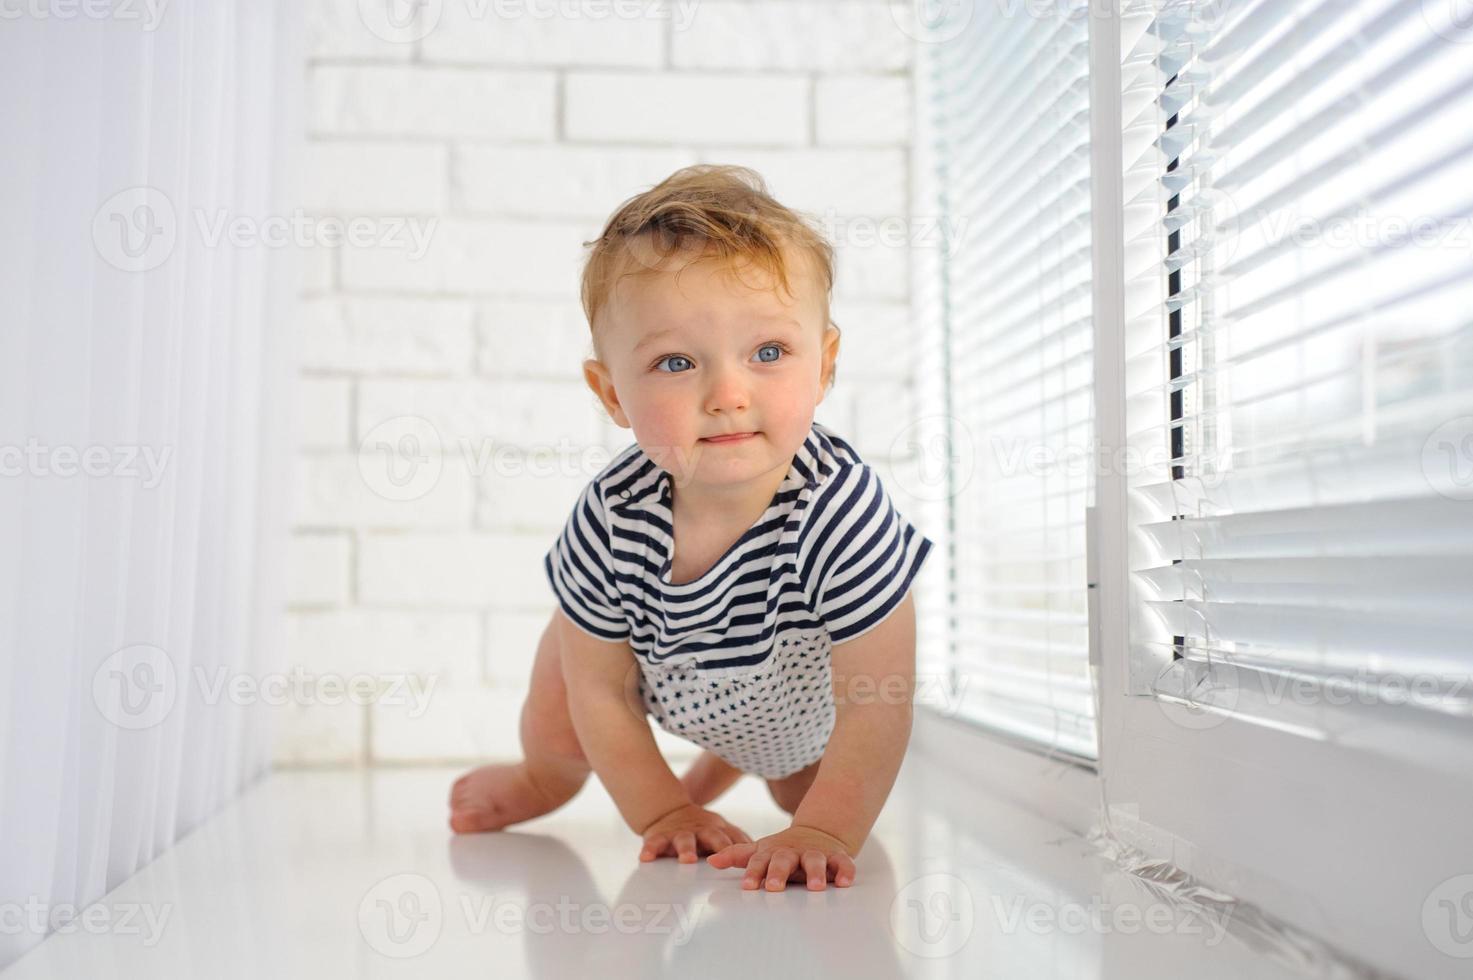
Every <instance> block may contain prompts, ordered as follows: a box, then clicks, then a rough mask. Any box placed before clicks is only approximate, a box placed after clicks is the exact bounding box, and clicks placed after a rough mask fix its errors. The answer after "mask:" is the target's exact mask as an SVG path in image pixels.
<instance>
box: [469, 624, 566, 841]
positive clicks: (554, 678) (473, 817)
mask: <svg viewBox="0 0 1473 980" xmlns="http://www.w3.org/2000/svg"><path fill="white" fill-rule="evenodd" d="M555 615H556V614H555V613H554V616H555ZM520 734H521V741H522V752H523V754H524V755H525V758H524V759H523V760H522V761H521V762H517V763H503V764H499V765H489V766H481V767H480V768H479V769H472V770H471V771H470V772H468V773H466V774H465V775H463V776H461V777H460V778H459V779H457V780H456V781H455V785H454V786H452V787H451V790H450V827H451V829H452V830H454V831H456V832H457V833H462V834H463V833H474V832H476V831H482V830H500V829H501V828H503V827H507V826H510V825H511V824H514V823H521V822H522V821H524V820H531V819H532V818H533V817H540V816H542V815H543V814H544V813H549V812H551V811H553V810H556V809H557V808H558V807H560V806H562V805H563V804H564V803H566V802H568V801H569V800H571V799H572V798H573V797H574V795H576V794H577V792H578V790H579V789H581V788H582V787H583V784H584V783H585V782H586V781H587V780H588V774H589V773H590V772H591V771H592V770H591V768H590V766H589V764H588V760H587V758H586V757H585V756H584V754H583V749H582V747H581V746H580V745H579V744H578V736H577V734H576V733H575V732H574V730H573V719H572V717H571V715H569V713H568V689H567V685H566V684H565V683H564V682H563V666H562V657H561V654H560V653H559V650H558V638H557V623H556V621H555V620H552V619H550V620H549V621H548V624H547V628H546V629H545V630H543V631H542V639H541V640H540V641H539V642H538V645H537V656H536V659H535V660H534V661H533V663H532V680H531V684H530V686H529V688H528V690H527V698H526V700H525V701H524V702H523V703H522V714H521V729H520Z"/></svg>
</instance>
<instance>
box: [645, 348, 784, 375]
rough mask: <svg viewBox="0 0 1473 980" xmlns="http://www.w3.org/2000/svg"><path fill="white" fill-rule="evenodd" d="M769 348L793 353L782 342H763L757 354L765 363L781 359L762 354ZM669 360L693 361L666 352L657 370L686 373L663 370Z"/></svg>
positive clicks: (681, 355) (679, 372)
mask: <svg viewBox="0 0 1473 980" xmlns="http://www.w3.org/2000/svg"><path fill="white" fill-rule="evenodd" d="M768 348H772V349H773V350H776V351H779V352H781V353H782V354H791V353H792V351H790V350H789V349H788V348H787V345H785V344H780V343H778V342H777V341H773V342H771V343H767V344H763V345H762V346H761V347H759V348H758V349H757V352H758V354H757V356H758V357H759V358H760V360H761V361H762V363H763V364H773V363H775V362H776V361H778V360H780V358H778V357H762V356H761V353H762V351H765V350H767V349H768ZM667 361H684V362H686V363H687V364H689V363H691V359H690V358H688V357H686V356H685V355H684V354H666V355H665V356H664V357H662V358H660V359H659V360H658V361H656V362H655V365H654V366H655V370H656V371H661V373H663V374H684V373H685V372H684V371H665V370H663V368H662V365H664V364H665V363H666V362H667Z"/></svg>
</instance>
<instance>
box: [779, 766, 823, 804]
mask: <svg viewBox="0 0 1473 980" xmlns="http://www.w3.org/2000/svg"><path fill="white" fill-rule="evenodd" d="M817 775H818V763H817V762H815V763H813V764H812V765H811V766H808V767H807V768H806V769H800V770H798V771H797V772H795V773H792V774H791V775H788V776H783V777H782V778H781V779H769V780H767V792H768V793H770V794H771V795H772V801H773V802H774V803H776V804H777V805H778V806H779V807H780V808H782V810H783V812H784V813H787V814H788V815H789V816H791V815H792V814H795V813H797V812H798V805H799V804H800V803H802V802H803V797H805V796H807V795H808V788H809V787H810V786H812V785H813V780H814V777H816V776H817Z"/></svg>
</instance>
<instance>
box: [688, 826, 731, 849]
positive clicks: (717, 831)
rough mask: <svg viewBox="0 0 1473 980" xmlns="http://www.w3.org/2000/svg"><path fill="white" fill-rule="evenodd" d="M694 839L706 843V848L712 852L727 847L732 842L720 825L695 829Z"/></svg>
mask: <svg viewBox="0 0 1473 980" xmlns="http://www.w3.org/2000/svg"><path fill="white" fill-rule="evenodd" d="M696 841H697V842H698V843H701V844H704V845H706V849H707V850H708V851H710V852H712V853H714V852H716V851H720V850H723V849H725V848H728V847H730V846H731V844H732V840H731V838H730V837H728V836H727V835H726V831H724V830H722V829H721V828H720V827H703V828H702V829H700V830H698V831H696Z"/></svg>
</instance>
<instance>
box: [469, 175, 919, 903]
mask: <svg viewBox="0 0 1473 980" xmlns="http://www.w3.org/2000/svg"><path fill="white" fill-rule="evenodd" d="M585 244H589V245H591V246H592V252H591V254H590V255H589V258H588V261H587V264H586V266H585V268H584V272H583V284H582V300H583V307H584V312H585V313H586V314H587V317H588V322H589V324H590V329H591V332H592V336H593V349H594V355H595V356H594V358H593V359H590V360H587V361H585V362H584V364H583V371H584V377H585V379H586V380H587V382H588V385H589V387H590V388H592V390H593V391H594V393H595V394H597V395H598V397H599V399H600V401H601V402H602V403H603V406H604V408H605V410H606V411H607V412H608V413H609V416H610V417H611V418H612V419H613V420H614V422H616V423H617V424H618V425H619V426H621V427H623V428H626V429H632V430H633V431H634V438H635V443H634V445H631V446H629V447H628V448H627V449H625V450H623V451H622V452H620V453H619V454H618V455H617V456H616V457H615V458H614V460H613V461H612V462H611V463H609V464H608V465H607V466H605V467H604V468H603V470H602V471H600V472H599V473H598V475H597V476H595V477H594V478H593V479H592V480H591V481H590V482H589V483H588V484H587V486H586V487H585V488H584V489H583V491H582V494H581V495H580V497H579V499H578V501H577V503H576V505H575V506H574V508H573V512H572V514H571V515H570V516H569V518H568V520H567V523H566V525H565V527H564V528H563V531H562V533H561V535H560V536H559V538H558V539H557V541H556V543H555V544H554V545H553V547H552V548H551V549H550V550H549V551H548V553H547V555H546V557H545V559H544V562H543V565H544V571H545V573H546V575H547V578H548V582H549V584H550V585H551V587H552V590H553V593H554V594H555V596H556V598H557V600H558V608H556V609H555V610H554V611H553V614H552V619H551V621H550V622H549V623H548V625H547V628H546V629H545V630H544V632H543V634H542V639H541V642H540V644H539V646H538V649H537V656H536V660H535V662H534V664H533V667H532V679H531V688H530V690H529V692H528V694H527V698H526V702H525V703H524V705H523V708H522V715H521V742H522V748H523V751H524V752H525V755H526V758H525V759H524V760H523V761H521V762H519V763H516V764H515V765H490V766H483V767H481V768H479V769H475V770H473V771H471V772H469V773H466V774H465V775H464V776H462V777H461V778H460V779H459V780H457V781H456V783H455V785H454V787H453V789H452V791H451V796H450V807H451V814H450V825H451V827H452V829H454V830H455V831H457V832H462V833H464V832H474V831H483V830H498V829H500V828H502V827H506V826H508V825H510V824H514V823H517V822H519V821H523V820H528V819H530V818H532V817H536V816H539V815H541V814H544V813H547V812H549V811H551V810H554V809H556V808H557V807H559V806H561V805H562V804H563V803H565V802H567V801H568V800H569V799H571V798H572V797H573V795H574V794H575V793H577V792H578V790H579V788H580V787H582V785H583V783H584V782H585V781H586V780H587V778H588V774H589V772H590V770H592V771H594V772H597V773H598V776H599V780H600V781H601V782H602V783H603V784H604V786H605V787H606V788H607V790H608V792H609V795H610V796H611V797H612V798H613V800H614V803H615V805H616V806H617V807H618V809H619V813H620V814H621V815H622V816H623V818H624V820H625V822H626V823H628V825H629V827H630V828H631V829H632V830H633V831H634V832H635V833H637V834H639V835H640V836H641V837H642V838H643V842H644V843H643V850H642V851H641V853H640V859H641V860H644V861H650V860H654V859H656V858H659V857H663V856H667V855H674V856H675V857H676V858H677V860H679V861H682V862H694V861H696V860H697V855H698V853H708V854H709V857H708V858H707V860H708V861H709V862H710V863H711V864H712V865H713V866H715V867H718V868H727V867H733V866H737V867H744V868H746V869H747V870H746V875H745V876H744V878H743V880H742V887H744V888H757V887H759V886H760V883H761V881H762V879H763V878H764V877H765V879H766V887H767V888H768V889H769V890H772V891H781V890H783V889H784V888H785V887H786V885H787V882H788V881H789V880H794V881H803V880H806V881H807V886H808V888H809V889H811V890H822V889H823V888H824V887H825V884H826V883H827V882H829V881H832V882H833V883H834V884H835V885H836V886H839V887H844V886H847V885H850V884H852V883H853V881H854V877H855V865H854V858H855V856H856V855H858V853H859V850H860V848H861V847H862V846H863V845H864V842H865V839H866V838H867V837H868V836H869V833H870V829H871V827H872V826H873V825H874V822H875V819H876V818H877V817H878V815H879V812H880V808H881V807H882V806H883V804H884V802H885V799H886V797H887V796H888V795H889V793H890V789H891V786H892V785H893V784H894V780H895V775H896V772H897V771H898V770H899V768H900V763H901V760H902V758H903V757H904V754H905V748H906V744H907V742H908V740H909V737H910V729H911V712H912V707H911V698H912V690H913V686H914V679H915V609H914V600H913V599H912V597H911V596H910V594H909V588H910V584H911V580H912V579H913V578H914V577H915V575H916V572H917V571H918V570H919V569H920V567H921V565H922V563H923V562H924V561H925V558H926V556H927V554H928V553H929V551H930V549H931V545H932V542H931V541H930V540H929V539H927V538H926V537H925V536H923V535H922V534H920V533H919V531H917V529H916V528H915V527H913V526H912V525H911V524H910V523H909V522H908V521H907V520H906V519H905V518H904V517H902V516H901V515H900V513H899V512H898V511H897V510H896V509H895V507H894V505H893V504H892V503H891V501H890V498H889V497H888V495H887V494H886V492H885V489H884V487H883V486H882V485H881V483H880V481H879V478H878V476H877V474H876V472H875V471H874V470H873V469H872V468H871V467H870V466H869V465H867V464H866V463H864V462H863V461H862V460H860V458H859V457H858V455H857V454H856V453H855V451H854V449H853V447H852V446H850V445H849V443H847V442H846V441H845V440H844V439H842V438H841V437H840V436H839V435H837V434H836V433H834V432H832V431H831V430H829V429H828V428H827V427H825V426H823V425H821V424H819V423H815V422H814V421H813V415H814V409H815V408H816V407H817V406H818V404H819V403H820V402H821V401H823V398H824V395H825V393H826V392H827V390H828V388H829V386H830V385H831V384H832V382H833V379H834V371H835V362H836V360H837V358H838V354H839V330H838V328H837V327H836V326H834V325H833V324H832V322H831V321H830V319H829V302H830V294H831V292H832V288H833V281H834V262H833V250H832V248H831V246H830V245H829V244H828V243H827V242H826V241H825V240H824V239H823V237H822V236H821V235H819V234H818V233H817V232H816V231H814V230H813V229H812V228H810V227H809V226H808V225H807V224H805V223H804V222H803V221H802V220H801V219H800V218H799V216H798V215H797V214H796V213H795V212H793V211H790V210H789V209H788V208H786V207H784V206H783V205H781V204H779V203H778V202H777V201H775V200H773V199H772V197H770V196H769V195H768V193H767V191H766V187H765V185H764V184H763V181H762V178H761V177H759V176H758V175H757V174H756V173H754V172H753V171H751V170H748V169H746V168H742V167H731V166H714V165H702V166H693V167H687V168H685V169H683V170H679V171H677V172H676V173H674V174H672V175H671V176H670V177H668V178H667V179H665V180H664V181H663V182H661V183H660V184H658V185H656V186H655V187H653V188H651V189H650V190H648V191H646V192H644V193H642V194H639V195H637V196H635V197H633V198H631V199H630V200H628V201H626V202H625V203H624V204H623V205H621V206H620V208H619V209H618V210H617V211H616V212H615V213H614V215H613V216H612V217H611V218H610V219H609V221H608V223H607V224H606V225H605V227H604V230H603V233H602V234H601V235H600V236H599V238H598V239H597V240H596V241H594V242H591V243H585ZM647 715H648V716H652V717H654V719H655V720H656V721H657V722H658V724H659V725H660V727H661V728H663V729H665V730H666V731H668V732H671V733H673V734H676V735H680V736H682V737H684V738H686V739H689V740H690V741H692V742H694V743H696V744H697V745H700V746H701V747H702V748H703V749H704V752H703V753H702V754H701V756H700V757H699V758H698V759H697V760H696V762H695V763H694V764H693V765H692V766H691V768H690V770H689V771H688V772H687V773H685V775H684V776H683V777H681V778H676V776H675V775H674V773H672V772H671V770H670V768H669V766H668V765H667V764H666V762H665V760H664V757H663V756H662V755H661V753H660V751H659V749H658V748H657V746H656V744H655V740H654V736H653V734H652V733H651V731H650V727H649V723H648V721H647V720H646V716H647ZM746 772H750V773H754V774H756V775H758V776H760V777H762V778H763V779H765V780H766V782H767V787H768V790H769V792H770V793H771V794H772V797H773V799H774V800H775V801H776V802H777V804H778V805H779V806H780V807H781V808H782V809H783V810H784V811H785V812H787V813H788V814H789V815H791V817H792V824H791V826H789V827H787V828H786V829H785V830H782V831H781V832H779V833H776V834H773V835H771V836H768V837H763V838H761V839H759V840H756V841H753V840H752V839H751V838H750V837H749V836H748V835H747V834H746V833H745V832H743V831H742V830H741V829H740V828H738V827H736V826H734V825H732V824H731V823H729V822H728V821H726V820H725V819H723V818H722V817H721V816H720V815H719V814H717V813H716V812H714V811H712V810H708V809H705V807H706V805H707V804H708V803H711V802H713V801H714V800H715V799H716V798H717V797H718V796H720V795H721V793H723V792H724V791H725V790H726V789H728V788H729V787H730V786H731V785H732V784H733V783H734V782H735V781H736V780H737V779H738V778H740V777H741V775H742V774H743V773H746Z"/></svg>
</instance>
